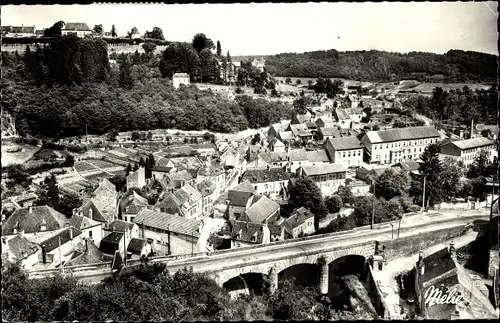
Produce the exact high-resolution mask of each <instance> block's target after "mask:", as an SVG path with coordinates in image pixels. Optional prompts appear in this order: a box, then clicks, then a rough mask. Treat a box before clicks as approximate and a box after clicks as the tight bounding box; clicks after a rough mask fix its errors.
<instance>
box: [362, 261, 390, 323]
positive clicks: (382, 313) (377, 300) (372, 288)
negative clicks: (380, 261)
mask: <svg viewBox="0 0 500 323" xmlns="http://www.w3.org/2000/svg"><path fill="white" fill-rule="evenodd" d="M367 271H368V273H367V277H366V280H365V282H364V284H363V285H364V286H365V287H366V291H367V292H368V295H369V296H370V299H371V300H372V304H373V306H374V307H375V310H376V311H377V314H378V315H379V317H381V318H383V319H390V316H389V309H388V305H387V303H386V302H385V300H384V295H383V294H382V291H381V290H380V287H379V286H378V283H377V282H376V281H375V278H374V277H373V268H372V266H371V265H370V264H369V265H368V266H367Z"/></svg>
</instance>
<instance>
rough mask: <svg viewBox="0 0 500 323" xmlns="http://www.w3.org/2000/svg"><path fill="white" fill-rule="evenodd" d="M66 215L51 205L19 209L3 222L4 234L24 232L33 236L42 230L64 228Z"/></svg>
mask: <svg viewBox="0 0 500 323" xmlns="http://www.w3.org/2000/svg"><path fill="white" fill-rule="evenodd" d="M65 225H66V216H65V215H64V214H62V213H60V212H57V211H56V210H54V209H53V208H51V207H50V206H47V205H44V206H29V207H27V208H22V209H17V210H15V211H14V213H12V214H11V216H9V217H8V218H7V219H6V220H5V221H4V222H3V223H2V236H3V237H10V236H15V235H17V234H18V233H21V232H23V233H24V235H25V236H26V237H31V236H33V235H35V234H37V233H40V232H47V231H55V230H60V229H62V228H64V227H65Z"/></svg>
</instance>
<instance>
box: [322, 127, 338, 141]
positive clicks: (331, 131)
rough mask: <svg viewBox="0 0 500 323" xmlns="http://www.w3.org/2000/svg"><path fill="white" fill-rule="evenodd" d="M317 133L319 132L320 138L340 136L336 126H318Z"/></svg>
mask: <svg viewBox="0 0 500 323" xmlns="http://www.w3.org/2000/svg"><path fill="white" fill-rule="evenodd" d="M318 134H319V139H321V140H326V139H330V138H338V137H340V131H339V129H338V128H337V127H333V128H319V131H318Z"/></svg>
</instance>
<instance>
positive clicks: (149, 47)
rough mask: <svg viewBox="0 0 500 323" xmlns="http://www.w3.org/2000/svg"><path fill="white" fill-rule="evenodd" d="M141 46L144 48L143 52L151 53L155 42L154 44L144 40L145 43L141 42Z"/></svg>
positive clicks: (154, 47)
mask: <svg viewBox="0 0 500 323" xmlns="http://www.w3.org/2000/svg"><path fill="white" fill-rule="evenodd" d="M142 48H143V49H144V52H145V53H146V54H147V55H151V54H153V53H154V51H155V50H156V44H154V43H152V42H146V43H144V44H142Z"/></svg>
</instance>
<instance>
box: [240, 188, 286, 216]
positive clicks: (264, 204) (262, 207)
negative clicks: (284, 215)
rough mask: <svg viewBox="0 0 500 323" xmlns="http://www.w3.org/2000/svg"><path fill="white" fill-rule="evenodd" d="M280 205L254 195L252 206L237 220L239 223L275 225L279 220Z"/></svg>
mask: <svg viewBox="0 0 500 323" xmlns="http://www.w3.org/2000/svg"><path fill="white" fill-rule="evenodd" d="M279 211H280V205H279V204H278V203H276V202H274V201H273V200H271V199H269V198H267V197H265V196H260V195H253V198H252V204H251V205H250V206H249V207H248V208H247V209H246V210H245V211H244V212H243V214H242V215H241V216H240V217H238V218H236V220H239V221H250V222H254V223H274V222H275V220H276V219H278V218H279Z"/></svg>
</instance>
